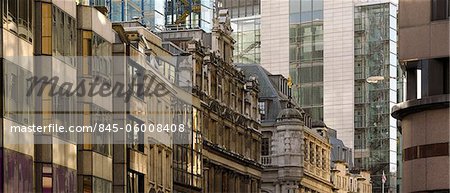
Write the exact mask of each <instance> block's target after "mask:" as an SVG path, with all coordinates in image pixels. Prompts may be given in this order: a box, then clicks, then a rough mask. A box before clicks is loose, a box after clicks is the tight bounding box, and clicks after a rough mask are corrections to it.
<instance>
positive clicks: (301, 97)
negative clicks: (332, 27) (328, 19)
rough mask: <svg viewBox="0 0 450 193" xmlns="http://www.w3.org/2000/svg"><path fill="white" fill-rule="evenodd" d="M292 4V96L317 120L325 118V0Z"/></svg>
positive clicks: (290, 70) (290, 71)
mask: <svg viewBox="0 0 450 193" xmlns="http://www.w3.org/2000/svg"><path fill="white" fill-rule="evenodd" d="M289 3H290V5H289V14H290V16H289V23H290V27H289V74H290V78H291V80H292V83H293V86H292V96H293V98H294V99H295V100H296V101H297V102H298V103H299V104H300V106H301V107H302V108H303V109H304V110H305V111H306V112H308V113H309V114H310V115H311V116H312V118H313V119H317V120H323V1H322V0H314V1H313V0H290V2H289Z"/></svg>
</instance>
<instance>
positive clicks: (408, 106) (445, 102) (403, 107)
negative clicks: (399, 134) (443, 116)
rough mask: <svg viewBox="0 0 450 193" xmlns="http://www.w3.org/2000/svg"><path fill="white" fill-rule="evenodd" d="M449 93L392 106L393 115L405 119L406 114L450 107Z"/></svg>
mask: <svg viewBox="0 0 450 193" xmlns="http://www.w3.org/2000/svg"><path fill="white" fill-rule="evenodd" d="M449 99H450V95H449V94H443V95H434V96H429V97H424V98H421V99H413V100H408V101H405V102H402V103H399V104H397V105H395V106H394V107H392V114H391V115H392V117H394V118H396V119H399V120H401V119H403V118H404V117H405V116H407V115H410V114H413V113H419V112H422V111H426V110H433V109H442V108H448V107H449Z"/></svg>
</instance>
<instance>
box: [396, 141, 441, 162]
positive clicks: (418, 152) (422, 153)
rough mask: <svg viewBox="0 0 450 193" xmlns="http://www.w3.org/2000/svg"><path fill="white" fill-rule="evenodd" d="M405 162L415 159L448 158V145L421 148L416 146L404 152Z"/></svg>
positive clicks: (438, 144) (422, 146) (430, 145)
mask: <svg viewBox="0 0 450 193" xmlns="http://www.w3.org/2000/svg"><path fill="white" fill-rule="evenodd" d="M403 153H404V161H409V160H413V159H420V158H428V157H438V156H448V155H449V147H448V143H436V144H427V145H421V146H414V147H410V148H407V149H405V150H404V152H403Z"/></svg>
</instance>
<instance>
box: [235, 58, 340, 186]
mask: <svg viewBox="0 0 450 193" xmlns="http://www.w3.org/2000/svg"><path fill="white" fill-rule="evenodd" d="M237 66H238V68H240V69H242V70H243V71H244V72H245V74H246V76H247V77H248V78H254V79H256V80H258V83H259V85H260V91H261V92H260V95H259V96H258V102H259V105H258V108H259V112H260V114H261V126H262V127H261V132H262V134H263V137H262V145H261V155H262V157H261V158H262V164H263V165H264V170H263V174H262V184H261V190H262V192H267V193H282V192H286V193H288V192H332V184H331V181H330V159H331V158H330V153H331V144H330V143H329V138H328V134H327V130H328V129H327V128H326V127H325V126H324V124H313V122H312V121H311V118H310V116H309V115H308V114H306V113H305V112H303V111H302V110H301V109H299V108H298V109H296V108H295V107H297V106H296V104H295V103H294V102H293V101H292V100H291V97H290V88H289V81H288V80H287V79H286V78H284V77H283V76H281V75H272V74H270V73H269V72H267V71H266V70H265V69H264V68H262V67H261V66H260V65H257V64H250V65H249V64H242V65H237Z"/></svg>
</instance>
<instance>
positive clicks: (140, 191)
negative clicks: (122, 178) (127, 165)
mask: <svg viewBox="0 0 450 193" xmlns="http://www.w3.org/2000/svg"><path fill="white" fill-rule="evenodd" d="M127 183H128V190H127V193H144V175H143V174H140V173H136V172H133V171H128V176H127Z"/></svg>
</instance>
